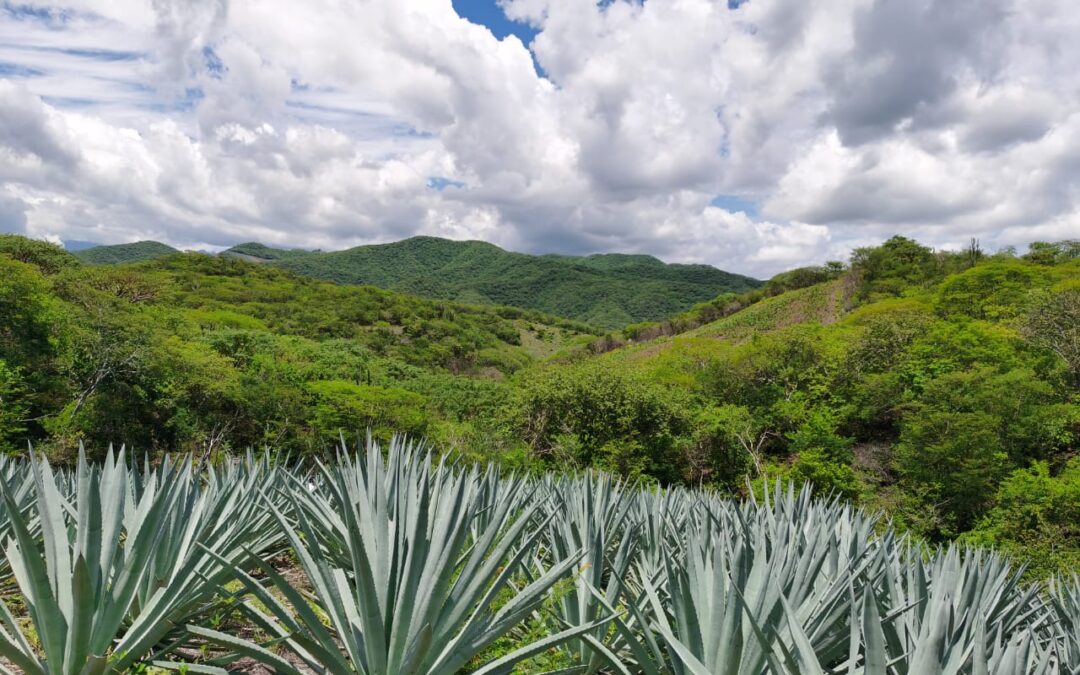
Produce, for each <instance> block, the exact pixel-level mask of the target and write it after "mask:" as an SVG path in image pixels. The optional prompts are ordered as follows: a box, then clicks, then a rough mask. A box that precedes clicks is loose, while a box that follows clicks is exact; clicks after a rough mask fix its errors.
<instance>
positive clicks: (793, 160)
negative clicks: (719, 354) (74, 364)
mask: <svg viewBox="0 0 1080 675" xmlns="http://www.w3.org/2000/svg"><path fill="white" fill-rule="evenodd" d="M478 1H479V0H478ZM484 1H488V0H484ZM489 1H490V2H493V3H494V2H496V1H498V4H499V7H500V8H501V9H502V10H503V11H504V12H505V14H506V15H507V17H509V18H510V19H512V20H514V21H518V22H522V23H527V24H529V25H530V26H531V27H532V29H533V30H532V31H531V32H530V33H529V34H535V38H534V39H533V40H532V42H531V44H528V45H526V44H524V43H522V42H521V40H520V39H519V38H517V37H515V36H513V35H511V36H508V37H506V38H504V39H502V40H499V39H497V38H496V37H495V36H494V35H493V34H492V33H491V32H490V31H489V30H487V29H486V28H485V27H483V26H479V25H476V24H473V23H470V22H469V21H467V20H465V19H463V18H461V17H460V16H458V15H457V13H456V12H455V11H454V8H453V5H452V4H451V1H450V0H397V1H394V2H390V1H388V0H363V1H361V2H354V3H339V2H335V1H333V0H311V1H310V2H307V3H300V4H297V3H289V2H284V0H258V1H256V0H182V1H181V0H125V1H121V2H118V1H115V0H59V5H58V4H57V2H55V1H53V2H50V3H49V4H47V5H45V4H42V5H41V6H37V5H36V3H33V2H31V3H28V4H18V5H12V4H0V186H2V189H0V228H3V229H5V230H7V231H23V232H27V233H29V234H33V235H37V236H46V235H60V236H63V237H64V238H68V239H79V240H94V241H102V242H106V243H113V242H120V241H131V240H135V239H144V238H155V239H159V240H163V241H166V242H168V243H171V244H174V245H178V246H191V247H222V246H227V245H230V244H233V243H237V242H239V241H245V240H251V239H257V240H261V241H264V242H266V243H270V244H278V245H291V246H308V247H322V248H341V247H345V246H349V245H354V244H358V243H369V242H378V241H387V240H393V239H399V238H402V237H406V236H410V235H413V234H421V233H423V234H433V235H438V236H446V237H452V238H457V239H466V238H480V239H485V240H488V241H492V242H494V243H496V244H500V245H503V246H506V247H510V248H513V249H515V250H524V251H530V252H551V251H557V252H564V253H590V252H596V251H629V252H646V253H652V254H655V255H659V256H660V257H662V258H665V259H668V260H673V261H691V262H705V263H711V264H715V265H718V266H721V267H724V268H727V269H732V270H735V271H739V272H744V273H748V274H753V275H756V276H760V277H766V276H769V275H771V274H773V273H776V272H778V271H781V270H783V269H786V268H789V267H792V266H797V265H801V264H807V263H812V262H819V261H822V260H824V259H826V258H836V257H843V255H844V254H845V253H846V252H847V251H848V250H850V248H852V247H853V246H858V245H863V244H866V243H872V242H873V241H875V240H880V238H883V237H886V236H889V235H890V234H893V233H895V232H904V233H909V234H912V235H914V236H917V237H919V238H920V239H922V240H923V241H926V242H927V243H930V244H934V245H938V246H949V245H954V244H958V243H962V242H963V241H965V240H966V239H967V238H968V237H970V236H977V237H980V238H981V239H982V240H983V242H984V245H986V246H991V247H992V246H996V245H1015V244H1024V243H1026V242H1027V241H1029V240H1033V239H1038V238H1043V239H1045V238H1061V237H1065V236H1080V179H1078V176H1080V113H1078V112H1077V111H1078V110H1080V106H1078V103H1080V43H1078V42H1077V41H1076V40H1075V35H1076V34H1077V32H1078V31H1080V18H1078V17H1077V14H1076V12H1075V11H1071V10H1070V6H1069V5H1070V3H1068V2H1067V0H1027V1H1024V0H989V1H986V0H978V1H976V0H829V1H828V2H823V3H807V2H802V1H801V0H747V1H745V2H741V3H734V2H722V1H719V0H645V1H644V2H640V1H636V0H614V1H613V2H598V3H594V2H582V1H581V0H489ZM718 196H723V198H721V199H717V197H718ZM725 203H728V204H736V203H745V204H750V205H752V206H753V207H754V208H750V209H742V211H743V212H737V213H736V212H733V211H730V210H725V209H724V208H722V207H721V206H718V204H721V205H722V204H725ZM748 214H749V215H748Z"/></svg>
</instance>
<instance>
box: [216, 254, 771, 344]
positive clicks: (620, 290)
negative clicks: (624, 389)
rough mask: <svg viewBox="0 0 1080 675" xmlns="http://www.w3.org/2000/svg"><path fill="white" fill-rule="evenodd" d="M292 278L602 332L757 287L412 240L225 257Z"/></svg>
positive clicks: (700, 273) (628, 260)
mask: <svg viewBox="0 0 1080 675" xmlns="http://www.w3.org/2000/svg"><path fill="white" fill-rule="evenodd" d="M225 253H226V254H232V255H239V256H243V257H245V258H246V259H252V260H263V261H265V262H267V263H268V264H270V265H275V266H278V267H281V268H283V269H288V270H291V271H293V272H296V273H298V274H302V275H305V276H310V277H315V278H317V279H327V280H330V281H337V282H339V283H346V284H371V285H374V286H379V287H380V288H387V289H391V290H396V291H403V292H407V293H413V294H416V295H420V296H423V297H430V298H442V299H447V300H455V301H459V302H467V303H472V304H496V305H508V306H513V307H523V308H527V309H535V310H540V311H543V312H547V313H549V314H554V315H556V316H562V317H567V318H570V319H575V320H578V321H583V322H586V323H590V324H592V325H594V326H598V327H600V328H604V329H612V328H619V327H622V326H625V325H626V324H629V323H636V322H641V321H651V320H659V319H663V318H665V317H668V316H671V315H672V314H674V313H676V312H681V311H684V310H686V309H688V308H689V307H690V306H692V305H694V304H695V303H698V302H703V301H705V300H709V299H711V298H713V297H715V296H717V295H719V294H720V293H723V292H726V291H733V292H740V291H745V290H750V289H752V288H755V287H757V286H759V285H760V282H758V281H757V280H755V279H751V278H749V277H744V276H740V275H737V274H730V273H728V272H723V271H721V270H718V269H716V268H714V267H710V266H708V265H677V264H666V263H664V262H661V261H660V260H657V259H656V258H653V257H651V256H643V255H618V254H611V255H592V256H587V257H574V256H555V255H547V256H531V255H525V254H522V253H511V252H508V251H504V250H503V249H501V248H499V247H497V246H494V245H492V244H488V243H485V242H480V241H464V242H459V241H450V240H446V239H438V238H434V237H413V238H411V239H406V240H404V241H399V242H395V243H392V244H380V245H374V246H358V247H356V248H351V249H348V250H344V251H333V252H328V253H325V252H313V251H299V250H282V249H272V248H269V247H266V246H263V245H262V244H241V245H239V246H236V247H233V248H232V249H229V250H228V251H226V252H225Z"/></svg>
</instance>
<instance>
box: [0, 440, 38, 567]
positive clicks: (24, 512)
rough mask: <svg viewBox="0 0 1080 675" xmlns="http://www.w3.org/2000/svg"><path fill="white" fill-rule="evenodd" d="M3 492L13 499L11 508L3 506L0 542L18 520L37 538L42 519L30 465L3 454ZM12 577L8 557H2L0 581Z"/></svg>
mask: <svg viewBox="0 0 1080 675" xmlns="http://www.w3.org/2000/svg"><path fill="white" fill-rule="evenodd" d="M0 484H2V486H0V489H2V490H3V492H4V494H6V495H8V496H9V497H10V499H11V508H3V507H0V543H2V542H5V541H7V540H8V538H9V537H10V536H11V532H12V529H11V528H12V525H13V521H19V522H20V523H22V524H23V526H24V527H26V529H27V531H28V532H30V533H31V534H33V535H34V536H35V537H36V535H37V532H38V526H39V522H40V521H39V520H38V518H37V512H36V511H35V509H34V475H33V473H32V472H31V470H30V465H29V464H28V463H26V462H23V461H18V460H15V459H12V458H10V457H7V456H3V455H0ZM10 576H11V564H10V563H9V562H8V559H7V556H0V581H2V580H5V579H7V578H8V577H10Z"/></svg>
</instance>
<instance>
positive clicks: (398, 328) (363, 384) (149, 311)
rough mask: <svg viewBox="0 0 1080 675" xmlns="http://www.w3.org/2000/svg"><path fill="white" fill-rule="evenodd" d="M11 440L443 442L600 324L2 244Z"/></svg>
mask: <svg viewBox="0 0 1080 675" xmlns="http://www.w3.org/2000/svg"><path fill="white" fill-rule="evenodd" d="M0 279H2V281H0V400H2V401H3V407H2V408H0V446H2V447H3V450H4V451H5V452H19V451H20V448H25V447H26V442H27V440H29V441H31V442H33V443H34V444H35V445H36V446H38V447H39V448H40V449H41V450H43V451H45V452H47V453H49V454H51V455H53V456H54V457H59V458H63V457H70V456H71V453H73V452H74V451H75V450H76V448H77V445H78V443H79V442H80V441H85V442H86V443H87V444H88V445H89V446H90V447H91V448H94V449H95V451H98V452H100V451H102V450H103V449H104V448H105V447H107V445H108V444H109V443H111V442H113V441H116V442H117V443H127V444H128V445H129V446H130V447H135V448H138V449H139V451H140V452H148V451H149V452H158V451H161V450H164V449H170V450H176V451H199V452H209V451H213V450H214V449H222V448H226V449H236V450H240V449H243V448H245V447H262V446H263V445H267V444H269V445H273V446H275V447H277V448H280V449H281V450H283V451H287V452H299V451H304V452H306V451H315V450H318V449H319V448H322V447H325V446H326V444H327V443H329V442H332V441H333V440H334V439H335V438H336V437H337V436H338V433H339V431H340V430H342V429H346V430H349V432H350V433H351V432H354V431H361V430H363V429H364V428H367V427H369V426H370V427H372V428H373V429H374V430H375V432H376V434H377V435H380V436H385V435H387V434H388V433H389V432H390V431H391V430H395V431H403V432H408V433H412V434H424V435H427V436H430V437H432V438H433V439H438V440H440V441H441V442H444V443H446V444H453V443H457V442H458V437H459V436H461V437H468V436H469V434H470V433H472V432H473V427H472V426H470V424H471V420H472V419H473V418H474V417H476V416H477V415H479V414H482V413H484V412H485V411H487V410H488V408H489V407H490V406H491V405H492V402H493V401H495V400H496V399H497V398H498V396H499V395H500V392H501V391H502V388H503V387H505V386H506V385H505V384H504V383H503V382H502V381H503V380H505V378H506V377H507V376H508V375H509V374H511V373H513V372H514V371H516V370H518V369H520V368H522V367H524V366H527V365H528V364H530V363H531V362H533V361H535V360H536V359H538V358H542V357H543V356H545V355H546V354H548V353H551V352H554V351H557V350H560V349H562V348H563V347H564V346H565V345H567V344H568V343H571V342H573V341H574V340H577V339H583V338H584V339H588V338H589V336H588V335H587V334H586V333H585V332H583V331H587V330H588V329H587V328H585V327H584V326H581V325H578V324H574V323H572V322H569V321H566V320H562V319H554V318H549V317H544V316H542V315H539V314H536V313H532V312H528V311H525V310H520V309H515V308H495V307H482V308H481V307H470V306H464V305H457V304H453V303H448V302H437V301H429V300H423V299H420V298H416V297H412V296H406V295H402V294H398V293H392V292H389V291H384V290H380V289H376V288H372V287H357V286H339V285H336V284H331V283H327V282H320V281H315V280H312V279H307V278H302V277H297V276H295V275H293V274H291V273H289V272H285V271H282V270H277V269H272V268H268V267H266V266H262V265H255V264H251V263H246V262H243V261H240V260H236V259H230V258H226V257H215V256H206V255H201V254H177V255H173V256H170V257H166V258H160V259H156V260H153V261H150V262H147V263H142V264H139V265H128V266H120V267H102V266H87V265H83V264H81V263H80V262H79V261H78V259H77V258H75V257H74V256H72V255H71V254H70V253H67V252H65V251H63V250H62V249H60V248H58V247H55V246H52V245H51V244H47V243H44V242H36V241H31V240H28V239H23V238H21V237H11V236H7V237H2V238H0Z"/></svg>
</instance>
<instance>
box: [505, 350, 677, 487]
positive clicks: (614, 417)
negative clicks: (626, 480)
mask: <svg viewBox="0 0 1080 675" xmlns="http://www.w3.org/2000/svg"><path fill="white" fill-rule="evenodd" d="M507 416H508V419H509V423H510V425H511V426H512V428H513V429H514V431H515V433H516V434H518V435H519V436H520V437H521V438H523V439H524V440H525V442H526V443H528V444H529V446H530V447H531V448H532V449H533V451H534V452H535V453H537V454H538V455H540V456H541V457H545V458H548V459H549V460H550V461H551V462H556V463H561V464H562V465H564V466H565V465H567V463H568V464H569V465H573V466H589V465H593V464H595V465H598V466H603V467H605V468H608V469H611V470H615V471H619V472H621V473H623V474H624V475H630V476H641V475H649V476H653V477H655V478H659V479H661V480H665V481H677V480H679V479H680V478H681V467H680V465H679V464H680V463H679V460H678V457H677V454H676V452H675V448H676V438H677V437H678V436H679V435H680V434H682V433H683V432H684V431H685V427H686V423H687V420H686V418H685V417H684V412H683V411H682V410H681V408H680V406H679V405H678V402H677V401H673V400H672V398H671V396H670V395H669V394H668V393H667V392H665V391H664V390H662V389H661V388H660V387H658V386H656V385H655V384H653V383H650V382H649V381H647V380H645V379H644V378H641V377H637V376H634V375H632V374H628V373H624V372H620V371H618V370H613V369H611V368H607V367H605V366H604V365H603V364H600V363H585V364H581V365H579V366H573V367H562V368H545V369H541V370H537V371H534V372H528V373H525V374H524V375H522V376H521V378H520V379H519V382H518V386H517V387H516V391H515V392H514V398H513V400H512V402H511V403H510V406H509V411H508V413H507Z"/></svg>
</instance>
